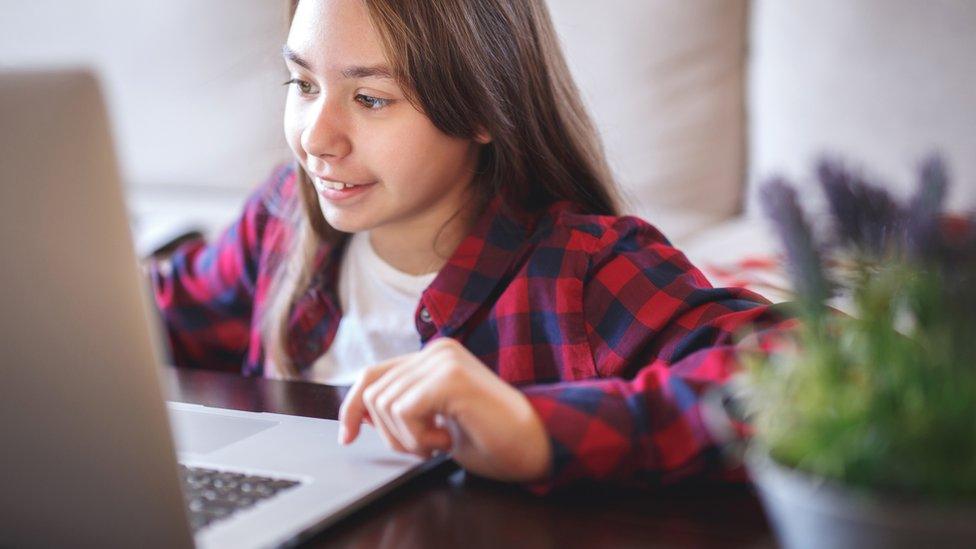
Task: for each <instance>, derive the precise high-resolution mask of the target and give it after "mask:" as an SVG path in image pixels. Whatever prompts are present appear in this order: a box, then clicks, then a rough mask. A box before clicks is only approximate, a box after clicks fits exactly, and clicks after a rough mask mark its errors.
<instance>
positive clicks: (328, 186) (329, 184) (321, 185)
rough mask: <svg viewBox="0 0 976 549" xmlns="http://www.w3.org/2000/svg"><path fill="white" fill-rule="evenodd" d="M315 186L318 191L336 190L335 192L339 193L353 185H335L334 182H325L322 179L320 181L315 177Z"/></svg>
mask: <svg viewBox="0 0 976 549" xmlns="http://www.w3.org/2000/svg"><path fill="white" fill-rule="evenodd" d="M315 186H316V187H318V188H319V190H321V189H332V190H336V191H341V190H342V189H348V188H351V187H353V186H354V185H348V184H345V183H337V182H334V181H326V180H324V179H320V178H318V177H316V178H315Z"/></svg>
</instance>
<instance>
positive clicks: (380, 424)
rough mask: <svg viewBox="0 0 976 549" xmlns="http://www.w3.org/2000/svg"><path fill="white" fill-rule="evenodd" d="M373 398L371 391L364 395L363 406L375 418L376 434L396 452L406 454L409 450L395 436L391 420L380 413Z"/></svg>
mask: <svg viewBox="0 0 976 549" xmlns="http://www.w3.org/2000/svg"><path fill="white" fill-rule="evenodd" d="M370 397H372V394H371V393H370V392H369V391H366V392H365V393H363V404H364V405H365V406H366V409H367V410H369V413H370V415H371V416H373V427H374V428H375V429H376V432H377V433H379V435H380V438H382V439H383V441H384V442H386V445H387V446H388V447H389V448H390V449H391V450H394V451H396V452H406V451H407V449H406V448H404V447H403V445H402V444H400V441H399V439H397V437H396V435H395V434H393V429H392V427H391V426H390V424H389V420H388V419H386V418H384V415H383V414H382V413H381V412H380V411H379V409H378V408H377V406H376V401H375V400H374V399H373V398H370Z"/></svg>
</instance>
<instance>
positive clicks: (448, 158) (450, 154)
mask: <svg viewBox="0 0 976 549" xmlns="http://www.w3.org/2000/svg"><path fill="white" fill-rule="evenodd" d="M376 137H377V136H375V135H374V136H372V138H371V139H372V140H374V141H375V143H374V145H375V146H374V147H372V150H373V151H374V152H377V153H379V152H380V151H383V154H373V155H370V156H371V157H372V160H374V162H373V163H372V165H373V166H374V167H375V168H376V169H377V173H382V174H383V175H385V176H386V178H385V179H386V180H387V181H390V180H396V181H400V182H403V183H404V185H403V188H402V189H401V190H403V191H410V193H411V194H417V193H429V192H441V191H442V190H444V189H445V188H446V187H449V186H451V185H453V184H454V183H456V182H457V181H458V179H459V178H461V177H463V176H464V173H465V171H466V170H468V168H469V166H468V163H469V162H468V160H469V159H468V153H469V142H468V141H465V140H461V139H456V138H452V137H449V136H447V135H445V134H443V133H441V132H440V131H438V130H437V129H436V128H434V127H433V126H430V127H426V126H424V125H416V126H413V127H411V128H409V129H405V130H404V131H397V132H394V133H392V134H388V135H386V136H385V137H384V138H382V140H381V141H382V143H380V142H379V141H380V140H377V139H376Z"/></svg>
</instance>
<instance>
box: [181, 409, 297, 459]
mask: <svg viewBox="0 0 976 549" xmlns="http://www.w3.org/2000/svg"><path fill="white" fill-rule="evenodd" d="M169 417H170V423H171V424H172V426H173V434H174V436H175V438H176V449H177V451H179V452H189V453H193V454H207V453H210V452H213V451H215V450H219V449H221V448H223V447H225V446H228V445H231V444H233V443H235V442H237V441H239V440H244V439H245V438H247V437H250V436H254V435H256V434H258V433H260V432H261V431H264V430H265V429H270V428H272V427H274V426H275V425H277V424H278V422H277V421H271V420H269V419H250V418H242V417H233V416H225V415H222V414H208V413H207V412H194V411H190V410H179V409H174V408H170V409H169Z"/></svg>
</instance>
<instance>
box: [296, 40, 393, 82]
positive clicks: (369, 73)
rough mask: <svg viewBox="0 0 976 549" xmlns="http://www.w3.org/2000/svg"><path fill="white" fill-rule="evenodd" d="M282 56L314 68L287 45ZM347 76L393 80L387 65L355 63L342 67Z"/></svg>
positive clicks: (304, 67)
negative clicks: (365, 65) (361, 64)
mask: <svg viewBox="0 0 976 549" xmlns="http://www.w3.org/2000/svg"><path fill="white" fill-rule="evenodd" d="M281 56H282V57H284V58H285V59H287V60H288V61H291V62H292V63H294V64H296V65H298V66H299V67H302V68H303V69H305V70H309V71H311V70H312V64H311V63H309V62H308V61H306V60H305V59H303V58H302V56H300V55H298V54H297V53H296V52H295V51H294V50H292V49H291V48H289V47H288V46H287V45H284V46H282V47H281ZM340 74H342V76H344V77H345V78H371V77H372V78H388V79H390V80H393V79H394V78H393V72H392V71H390V68H389V67H387V66H386V65H371V66H368V67H364V66H360V65H353V66H350V67H346V68H344V69H342V72H341V73H340Z"/></svg>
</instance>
